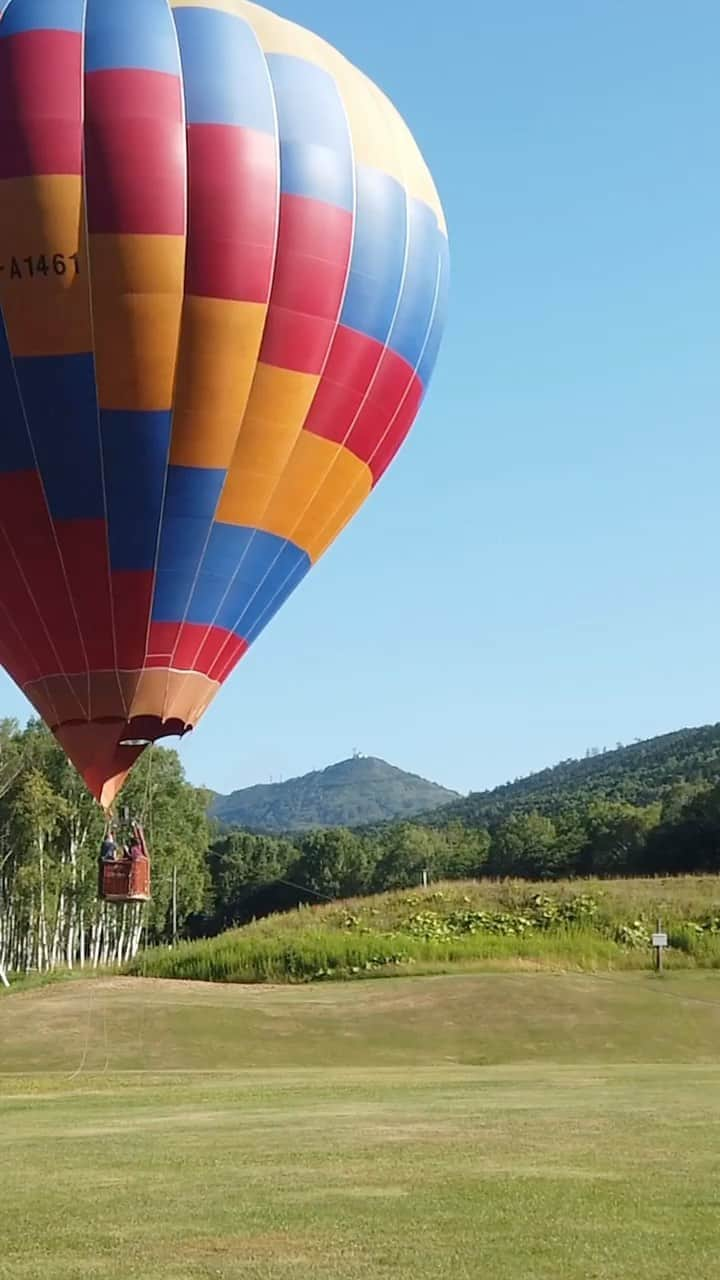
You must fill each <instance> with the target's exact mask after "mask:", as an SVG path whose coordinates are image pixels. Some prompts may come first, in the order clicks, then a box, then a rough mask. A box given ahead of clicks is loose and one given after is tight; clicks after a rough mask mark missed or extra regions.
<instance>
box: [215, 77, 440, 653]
mask: <svg viewBox="0 0 720 1280" xmlns="http://www.w3.org/2000/svg"><path fill="white" fill-rule="evenodd" d="M368 83H370V82H368ZM372 89H373V92H374V93H375V94H376V97H377V101H378V103H379V104H380V105H381V106H382V109H383V112H384V114H385V115H386V116H387V117H388V121H390V120H392V116H390V114H389V111H388V108H389V107H390V103H389V102H388V101H387V99H386V98H385V96H384V94H382V93H380V92H379V91H378V90H376V89H375V86H372ZM392 110H394V108H393V109H392ZM390 131H391V133H394V128H393V127H392V126H390ZM396 150H397V155H398V159H399V168H400V171H401V173H402V174H403V184H404V190H405V210H406V236H405V258H404V262H403V275H402V279H401V282H400V288H399V290H398V296H397V300H396V303H395V310H394V313H393V317H392V320H391V322H390V326H389V328H388V334H387V337H386V340H385V343H384V345H383V352H382V355H384V354H385V352H386V351H388V350H390V349H391V348H390V339H391V337H392V334H393V330H394V328H395V323H396V321H397V317H398V313H399V310H400V306H401V303H402V299H403V292H404V288H405V283H406V280H407V265H408V260H409V253H410V194H409V191H408V188H407V185H405V184H406V173H405V169H404V166H403V161H402V148H397V149H396ZM438 234H440V232H439V230H438ZM441 271H442V261H441V259H440V255H439V254H438V265H437V271H436V276H435V292H434V295H433V305H432V310H431V312H430V317H429V320H428V325H427V330H426V333H425V339H424V342H423V345H422V348H421V350H420V353H419V355H418V358H417V361H416V363H415V367H414V369H413V371H412V373H411V375H410V377H409V378H408V384H407V387H406V388H405V391H404V393H403V396H402V398H401V400H400V403H399V404H398V406H397V408H396V410H395V412H394V414H393V416H392V418H391V419H390V422H389V423H388V425H387V427H386V429H385V431H384V432H383V435H382V437H381V439H380V440H379V441H378V442H377V444H376V445H375V448H374V449H373V451H372V453H371V455H370V458H369V459H368V463H367V465H368V466H369V464H370V462H372V460H373V458H374V457H375V456H376V454H377V453H378V450H379V449H380V448H381V447H382V445H383V443H384V441H385V440H386V439H387V437H388V434H389V433H390V431H391V430H392V427H393V424H394V423H395V422H396V420H397V417H398V414H399V413H400V411H401V409H402V407H403V405H404V404H405V401H406V400H407V397H408V395H409V394H410V390H411V387H412V382H413V378H414V377H415V375H416V373H417V370H418V369H419V367H420V365H421V363H422V359H423V356H424V354H425V351H426V350H427V344H428V342H429V341H430V336H431V334H432V330H433V325H434V321H435V315H436V312H437V304H438V299H439V293H440V278H441ZM382 355H381V356H380V359H379V360H378V365H377V368H376V370H375V373H374V374H373V377H372V380H371V382H370V384H369V386H368V389H367V391H366V393H365V396H364V397H363V400H362V403H361V405H360V406H359V408H358V410H357V413H356V414H355V416H354V417H353V420H352V422H351V424H350V427H349V429H348V431H347V432H346V433H345V437H344V440H343V442H342V443H343V445H344V443H345V441H347V440H348V438H349V436H350V433H351V432H352V430H353V427H354V426H355V423H356V422H357V419H358V417H359V415H360V412H361V410H362V408H363V405H364V404H366V403H367V399H368V397H369V395H370V391H371V390H372V388H373V386H374V384H375V381H376V379H377V376H378V373H379V369H380V362H381V360H382ZM408 368H410V366H409V365H408ZM338 456H339V455H338V454H336V455H335V458H334V459H333V461H332V463H331V464H330V466H329V467H328V469H327V471H326V473H325V476H324V479H323V483H324V481H325V480H326V479H327V478H328V476H329V475H330V474H331V472H332V470H333V468H334V467H335V466H336V464H337V458H338ZM318 492H319V489H318V490H317V491H316V493H315V495H314V497H313V500H312V501H314V500H315V498H316V497H317V494H318ZM369 496H370V495H369V494H368V497H369ZM310 505H311V504H308V507H306V508H305V511H304V512H303V515H305V514H306V513H307V511H308V510H309V507H310ZM340 505H342V504H340ZM338 509H339V508H338V507H336V508H335V511H334V512H333V514H335V513H336V512H337V510H338ZM352 514H353V513H351V515H350V516H348V518H347V520H345V522H344V524H343V525H342V526H341V527H340V529H338V531H337V535H336V537H339V536H340V534H341V532H342V530H343V529H344V528H346V526H347V524H348V523H349V521H350V520H351V519H352ZM301 519H302V517H301ZM328 523H329V522H328V521H326V522H325V525H324V526H323V530H324V529H326V528H327V526H328ZM295 528H297V524H296V525H295ZM323 530H321V533H322V532H323ZM291 578H292V571H291V572H290V573H289V574H288V575H287V577H286V578H285V579H284V581H283V583H282V584H281V586H279V587H278V589H277V591H276V592H275V594H274V595H273V597H272V599H271V600H270V601H269V602H268V604H267V605H266V606H265V608H264V609H263V611H262V613H261V615H260V618H259V619H258V621H257V622H256V623H255V627H254V630H256V631H257V629H258V627H259V625H260V623H261V622H262V619H263V618H266V617H267V616H268V614H269V615H270V617H272V613H271V610H272V606H273V604H274V602H275V600H276V599H277V598H278V596H279V595H281V594H282V592H283V591H284V590H285V588H286V587H287V584H288V582H289V581H290V579H291ZM241 621H242V617H241V618H240V619H238V622H237V623H236V624H235V625H236V626H239V625H240V622H241ZM221 654H222V650H221V653H220V654H219V655H218V657H220V656H221ZM219 678H220V679H223V675H221V676H220V677H219Z"/></svg>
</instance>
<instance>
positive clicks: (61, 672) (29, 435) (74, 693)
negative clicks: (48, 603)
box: [2, 320, 90, 717]
mask: <svg viewBox="0 0 720 1280" xmlns="http://www.w3.org/2000/svg"><path fill="white" fill-rule="evenodd" d="M3 323H4V320H3ZM6 333H7V330H6ZM8 352H9V355H10V363H11V365H12V373H13V382H14V383H15V390H16V391H17V397H18V403H19V405H20V409H21V412H22V416H23V422H24V423H25V430H26V432H27V438H28V442H29V444H30V449H31V452H32V456H33V461H34V463H35V473H36V475H37V478H38V484H39V485H40V489H41V492H42V495H43V499H44V502H45V509H46V511H47V517H48V523H49V525H50V528H51V530H52V536H53V542H54V543H55V549H56V551H57V553H58V559H59V560H60V567H61V572H62V576H63V581H64V583H65V589H66V591H67V597H68V601H69V604H70V608H71V610H72V615H73V618H74V619H75V626H76V628H77V634H78V639H79V641H80V646H81V648H82V651H83V653H85V664H86V667H87V676H88V689H89V685H90V667H89V664H88V660H87V653H86V652H85V642H84V640H83V636H82V632H81V630H80V624H79V622H78V617H77V613H76V611H75V605H74V603H73V598H72V592H71V591H70V584H69V582H68V577H67V570H66V568H65V561H64V560H63V557H62V552H61V551H60V543H59V541H58V536H57V530H56V528H55V522H54V520H53V518H52V514H51V512H50V503H49V502H48V497H47V492H46V490H45V482H44V481H43V478H42V473H41V471H40V466H39V464H38V457H37V451H36V449H35V441H34V440H33V437H32V432H31V430H30V423H29V421H28V415H27V410H26V408H25V401H24V400H23V398H22V392H21V390H20V381H19V379H18V375H17V367H16V364H15V356H14V355H13V352H12V351H11V349H10V343H9V342H8ZM2 527H3V529H4V530H5V536H6V537H7V539H8V542H9V543H10V547H11V551H12V555H13V559H14V560H15V563H16V565H17V567H18V571H19V573H20V576H21V577H22V580H23V582H24V583H25V586H26V589H27V592H28V595H29V596H30V599H31V600H32V602H33V605H34V606H35V609H36V611H37V615H38V617H39V619H40V622H41V624H42V628H43V630H44V632H45V634H46V636H47V638H48V641H49V643H50V647H51V649H52V651H53V653H54V654H55V657H56V658H57V661H58V668H59V670H58V672H57V674H58V675H61V676H63V677H64V678H65V681H66V682H67V686H68V689H69V690H70V692H71V693H72V696H73V698H74V699H75V701H76V702H77V704H78V706H79V707H80V710H81V711H82V713H83V715H84V716H85V717H87V708H85V707H84V706H83V704H82V702H81V700H80V698H79V697H78V694H77V690H76V689H74V688H73V686H72V684H71V681H70V676H71V675H80V674H81V673H80V672H79V671H78V672H75V671H66V670H65V668H64V666H63V664H62V662H61V661H60V654H59V653H58V651H57V649H56V647H55V644H54V642H53V639H52V636H51V635H50V631H49V630H48V627H47V625H46V623H45V620H44V618H43V615H42V613H41V610H40V606H39V605H38V602H37V600H36V599H35V595H34V592H33V591H32V589H31V587H30V584H29V582H28V580H27V577H26V575H25V573H24V571H23V568H22V565H21V563H20V559H19V557H18V554H17V551H16V550H15V546H14V542H13V541H12V540H11V538H10V536H9V534H8V530H7V525H6V524H5V523H4V522H3V526H2Z"/></svg>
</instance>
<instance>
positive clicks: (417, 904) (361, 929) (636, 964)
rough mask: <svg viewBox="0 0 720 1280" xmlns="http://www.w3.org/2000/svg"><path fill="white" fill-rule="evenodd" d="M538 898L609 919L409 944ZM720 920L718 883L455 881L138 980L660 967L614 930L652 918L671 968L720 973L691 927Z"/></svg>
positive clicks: (294, 920)
mask: <svg viewBox="0 0 720 1280" xmlns="http://www.w3.org/2000/svg"><path fill="white" fill-rule="evenodd" d="M538 893H541V894H542V895H544V896H545V897H548V898H551V899H554V900H557V901H563V900H568V899H569V900H572V899H573V898H575V897H577V896H578V895H583V894H584V895H589V896H590V897H591V898H592V899H593V901H594V902H596V903H597V905H598V908H599V911H600V916H601V919H599V920H598V921H597V922H596V923H594V924H593V925H592V927H585V926H583V927H573V928H570V929H568V928H553V929H547V930H543V931H538V930H533V931H530V932H528V933H527V934H525V935H524V936H522V937H518V936H514V935H512V934H511V935H509V936H502V935H494V934H492V933H487V932H484V931H478V932H476V933H473V934H470V935H468V936H461V937H451V938H443V937H430V938H427V937H422V938H418V937H415V936H410V935H409V934H408V921H409V920H412V918H414V917H417V916H419V915H420V914H423V913H428V912H431V913H432V914H433V916H434V917H437V918H439V919H443V918H444V917H447V916H448V915H449V914H451V913H452V912H455V911H467V910H472V911H478V910H484V911H489V912H498V911H499V912H511V913H512V912H515V913H517V912H518V911H520V912H522V910H523V907H524V906H527V904H528V903H529V902H531V901H532V899H533V898H534V897H535V895H537V894H538ZM713 915H715V916H717V915H720V877H717V876H698V877H691V876H685V877H678V878H676V879H656V880H614V881H599V880H584V881H574V882H570V881H568V882H557V883H554V884H542V885H540V884H536V885H532V884H528V883H523V882H521V881H503V882H491V881H479V882H478V881H473V882H468V883H457V882H456V883H453V884H445V885H438V886H434V887H433V888H431V889H429V890H415V891H412V892H407V891H402V892H398V893H390V894H382V895H380V896H378V897H373V898H361V899H357V900H354V901H351V902H346V903H339V904H338V903H332V904H330V905H328V906H319V907H313V908H302V909H300V910H299V911H293V912H288V913H287V914H285V915H279V916H271V917H268V918H267V919H264V920H260V921H258V922H256V923H255V924H252V925H248V926H246V927H245V928H243V929H238V930H234V931H231V932H229V933H226V934H223V935H221V936H220V937H217V938H211V939H208V940H206V941H201V942H196V943H190V944H185V945H182V946H180V947H179V948H178V949H177V950H175V951H172V952H170V951H154V952H150V953H149V954H148V955H147V956H146V957H142V958H141V959H140V960H138V962H137V963H136V965H135V966H134V970H133V971H134V972H136V973H140V972H144V973H148V974H151V975H152V976H154V977H158V978H185V979H201V980H213V981H218V982H223V981H224V982H228V981H229V982H263V981H268V980H273V981H287V980H298V979H303V980H306V979H309V978H312V977H314V976H317V975H319V974H321V975H325V976H327V975H329V974H332V975H334V976H341V977H346V976H348V975H349V974H351V973H353V972H356V971H359V972H362V973H364V972H366V971H367V969H368V968H372V969H373V970H374V971H375V972H378V973H385V974H387V973H398V972H410V971H414V972H416V973H441V972H447V971H449V970H450V971H452V970H453V969H457V968H461V967H465V968H474V969H478V968H480V969H483V968H484V969H491V970H512V969H517V968H519V967H520V968H540V969H558V968H564V969H575V970H579V971H595V970H617V969H637V968H649V967H651V965H652V963H653V958H652V952H651V951H650V949H649V947H648V946H646V945H645V946H641V947H635V948H629V947H627V946H625V945H621V944H619V943H618V942H617V941H616V939H615V937H614V930H615V927H616V926H617V925H631V924H633V922H635V921H636V920H638V919H641V920H643V921H644V922H645V926H646V929H647V930H648V931H651V930H652V929H653V928H654V927H655V923H656V920H657V918H658V917H662V920H663V925H664V927H666V928H667V929H668V930H669V931H670V937H671V939H672V940H673V942H675V943H676V944H677V945H676V946H675V947H673V948H672V949H671V951H670V952H669V953H668V956H667V961H666V962H667V964H668V966H669V967H671V968H673V967H674V968H686V967H694V966H696V965H697V966H709V967H714V968H720V934H718V933H715V934H707V935H702V936H698V935H696V934H693V933H692V931H690V932H689V933H688V932H687V931H685V932H683V926H684V924H685V922H687V921H698V920H704V919H706V918H707V917H709V916H713ZM673 931H675V932H673ZM683 948H684V949H683ZM394 958H395V959H394Z"/></svg>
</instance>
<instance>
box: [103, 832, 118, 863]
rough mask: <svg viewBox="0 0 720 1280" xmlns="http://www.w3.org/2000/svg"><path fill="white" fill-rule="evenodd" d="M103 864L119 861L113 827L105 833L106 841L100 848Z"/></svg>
mask: <svg viewBox="0 0 720 1280" xmlns="http://www.w3.org/2000/svg"><path fill="white" fill-rule="evenodd" d="M100 861H101V862H116V861H117V844H116V843H115V833H114V831H113V829H112V827H110V828H108V830H107V831H106V833H105V839H104V840H103V842H102V844H101V846H100Z"/></svg>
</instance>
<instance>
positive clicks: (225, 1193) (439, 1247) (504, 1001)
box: [0, 973, 720, 1280]
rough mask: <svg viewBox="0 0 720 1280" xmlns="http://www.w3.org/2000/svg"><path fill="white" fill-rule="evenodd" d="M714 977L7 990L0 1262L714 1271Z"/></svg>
mask: <svg viewBox="0 0 720 1280" xmlns="http://www.w3.org/2000/svg"><path fill="white" fill-rule="evenodd" d="M719 1050H720V983H719V982H718V979H716V978H715V976H714V975H713V974H712V973H697V974H678V975H673V976H672V977H670V978H668V979H666V980H663V981H658V980H656V979H653V978H652V977H650V976H646V975H640V974H638V975H622V976H619V977H610V978H604V979H600V978H596V979H593V978H591V977H586V976H582V975H575V976H547V975H542V974H538V975H503V976H501V975H497V976H491V975H483V976H456V977H440V978H428V979H412V980H402V979H400V980H392V981H388V982H383V983H377V982H358V983H353V984H332V985H330V986H312V987H280V988H273V987H264V988H257V987H256V988H252V989H247V988H234V987H218V986H211V987H207V986H204V985H202V984H199V983H198V984H196V983H162V982H153V981H146V982H142V981H141V980H137V981H134V980H131V979H111V980H107V981H103V980H98V981H96V982H93V983H70V984H61V985H58V986H54V987H49V988H47V989H45V990H42V991H30V992H26V993H19V994H14V995H13V994H11V995H10V996H3V997H2V998H0V1193H1V1195H2V1219H1V1222H2V1226H1V1227H0V1277H2V1280H5V1278H6V1277H7V1280H11V1278H12V1280H16V1278H17V1280H25V1278H26V1277H32V1278H33V1280H35V1277H37V1278H38V1280H40V1278H41V1277H42V1278H44V1280H76V1277H77V1278H79V1277H96V1278H98V1280H124V1278H125V1277H133V1276H135V1277H141V1278H142V1280H197V1278H200V1277H202V1278H206V1277H207V1278H209V1277H221V1278H222V1280H230V1278H231V1277H253V1278H254V1280H269V1278H271V1277H272V1280H286V1278H288V1280H289V1278H290V1277H292V1278H293V1280H361V1278H362V1280H380V1278H384V1277H388V1276H393V1277H401V1278H402V1280H430V1277H432V1280H441V1278H444V1277H448V1278H452V1280H455V1278H459V1280H464V1278H465V1277H467V1278H468V1280H471V1278H472V1280H477V1278H478V1277H481V1276H483V1275H487V1276H490V1277H493V1280H625V1278H626V1277H627V1280H630V1278H631V1277H632V1280H651V1278H652V1280H671V1277H672V1278H673V1280H674V1278H675V1277H677V1276H682V1275H686V1274H689V1275H693V1276H694V1277H696V1278H698V1280H705V1278H707V1280H710V1278H711V1277H713V1276H714V1275H715V1274H716V1271H717V1259H718V1256H720V1181H719V1180H718V1172H719V1165H720V1155H719V1152H720V1053H719Z"/></svg>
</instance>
